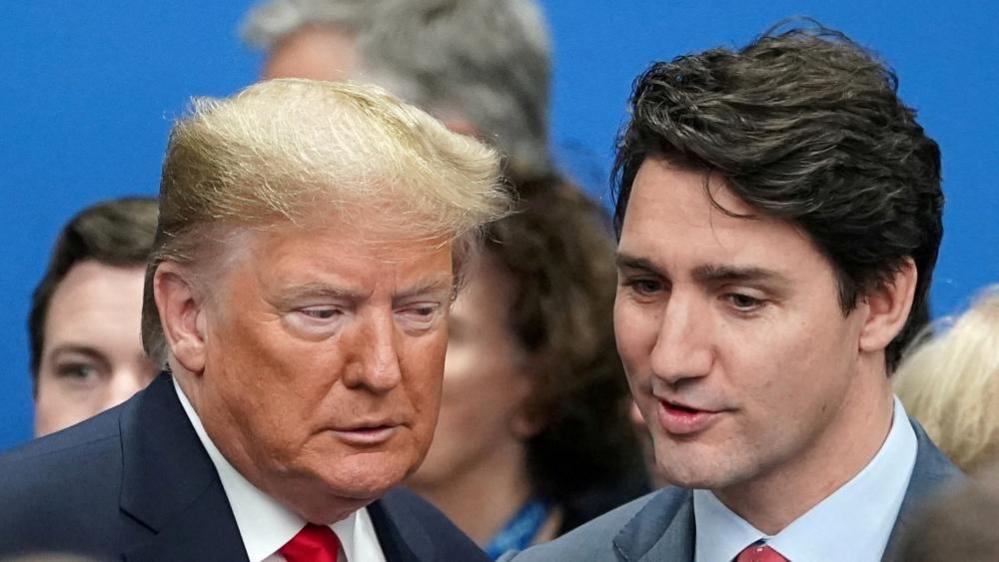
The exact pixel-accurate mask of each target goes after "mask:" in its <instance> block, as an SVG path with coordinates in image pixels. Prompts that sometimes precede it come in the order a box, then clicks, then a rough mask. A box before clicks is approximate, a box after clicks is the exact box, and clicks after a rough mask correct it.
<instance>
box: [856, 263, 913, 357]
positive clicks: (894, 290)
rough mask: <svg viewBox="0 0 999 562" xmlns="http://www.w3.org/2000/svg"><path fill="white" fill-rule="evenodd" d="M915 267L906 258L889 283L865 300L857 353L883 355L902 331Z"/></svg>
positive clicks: (873, 289) (870, 292) (907, 315)
mask: <svg viewBox="0 0 999 562" xmlns="http://www.w3.org/2000/svg"><path fill="white" fill-rule="evenodd" d="M917 276H918V273H917V272H916V264H915V263H914V262H913V261H912V258H906V259H905V262H903V263H902V265H901V267H899V268H898V270H897V271H896V272H895V273H894V274H893V275H892V276H891V278H890V279H888V280H887V281H885V282H884V283H881V284H880V285H878V286H876V287H874V288H872V289H871V290H870V291H869V292H868V293H867V294H866V295H865V297H864V301H865V304H866V306H867V309H868V315H867V319H866V321H865V322H864V325H863V328H862V330H861V332H860V350H861V351H868V352H876V351H882V350H884V349H885V348H887V347H888V344H889V343H891V341H892V340H893V339H895V336H897V335H898V334H899V332H901V331H902V328H904V327H905V322H906V320H908V319H909V311H910V310H911V309H912V299H913V297H914V295H915V293H916V278H917Z"/></svg>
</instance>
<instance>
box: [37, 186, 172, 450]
mask: <svg viewBox="0 0 999 562" xmlns="http://www.w3.org/2000/svg"><path fill="white" fill-rule="evenodd" d="M155 234H156V199H154V198H152V197H130V198H123V199H115V200H112V201H106V202H103V203H98V204H97V205H93V206H91V207H87V208H86V209H84V210H82V211H80V212H79V213H78V214H77V215H76V216H74V217H73V218H72V219H71V220H70V221H69V222H68V223H67V224H66V226H64V227H63V229H62V231H61V232H60V233H59V237H58V239H57V240H56V244H55V247H54V248H53V250H52V257H51V259H50V261H49V266H48V269H46V270H45V275H44V277H42V280H41V281H40V282H39V283H38V287H37V288H35V293H34V295H33V297H32V300H31V313H30V315H29V317H28V333H29V335H30V338H31V375H32V379H33V382H34V396H35V435H36V436H42V435H48V434H49V433H52V432H55V431H58V430H60V429H63V428H66V427H69V426H71V425H73V424H75V423H77V422H80V421H83V420H85V419H87V418H89V417H91V416H93V415H96V414H98V413H100V412H103V411H104V410H106V409H108V408H110V407H112V406H116V405H117V404H120V403H121V402H123V401H125V400H126V399H128V398H130V397H131V396H132V395H133V394H135V393H136V392H137V391H139V390H141V389H143V388H145V387H146V385H147V384H149V383H150V382H151V381H152V380H153V378H155V377H156V372H157V370H156V367H154V366H153V364H152V363H151V362H150V361H149V359H147V358H146V356H145V354H143V352H142V340H141V339H140V337H139V324H140V320H139V318H140V315H141V311H142V283H143V278H144V274H145V270H146V259H147V258H148V257H149V254H150V252H151V251H152V249H153V238H154V236H155Z"/></svg>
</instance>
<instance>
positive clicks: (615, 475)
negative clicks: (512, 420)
mask: <svg viewBox="0 0 999 562" xmlns="http://www.w3.org/2000/svg"><path fill="white" fill-rule="evenodd" d="M518 192H519V195H520V201H519V208H518V212H516V213H515V214H513V215H511V216H509V217H507V218H504V219H502V220H500V221H499V222H497V223H494V224H492V225H491V226H490V227H489V228H488V230H487V232H486V235H485V245H484V251H485V252H488V253H489V254H490V255H491V256H493V257H495V258H496V259H497V261H498V262H499V264H500V265H501V266H502V267H503V268H504V269H505V270H506V271H507V272H508V273H509V275H510V277H511V279H512V280H513V281H514V287H515V289H514V292H513V294H514V297H513V302H512V303H511V311H510V316H509V318H510V320H509V321H510V326H509V329H510V331H511V333H513V334H514V335H515V336H516V338H517V341H518V343H519V344H520V345H521V347H522V348H523V349H524V350H525V351H526V352H527V354H528V356H529V357H530V358H531V360H532V369H531V373H532V374H533V375H534V376H536V379H535V381H534V391H533V392H532V394H531V397H530V398H529V399H528V400H529V401H528V404H527V405H526V409H527V412H528V415H529V416H531V417H532V418H534V419H536V420H538V421H539V426H540V427H541V430H540V431H539V432H538V433H537V434H535V435H534V436H532V437H531V438H529V439H528V441H527V443H526V446H527V462H528V468H529V472H530V475H531V479H532V483H533V485H534V488H535V492H536V493H537V494H539V495H542V496H544V497H547V498H549V499H550V500H552V501H553V502H554V503H555V504H556V505H562V506H563V507H564V508H565V509H564V512H563V514H564V516H565V520H564V521H563V525H562V529H561V531H562V532H565V531H567V530H569V529H571V528H572V527H574V526H576V525H578V524H580V523H583V522H584V521H580V520H574V519H573V516H574V514H576V513H579V512H580V511H591V513H590V515H591V516H592V511H593V508H594V507H595V508H596V510H595V511H596V512H601V513H602V511H603V510H609V509H610V508H613V507H616V506H617V505H618V504H619V503H620V502H621V498H622V494H623V496H625V497H626V496H629V495H630V496H631V497H637V496H638V495H640V492H643V491H645V486H646V483H645V482H646V480H645V475H644V470H643V468H642V460H641V453H640V450H639V448H638V443H637V440H636V438H635V434H634V431H633V429H632V428H631V426H630V425H629V422H628V418H627V411H626V406H627V401H626V400H627V397H628V396H629V394H628V386H627V381H626V378H625V375H624V370H623V368H622V366H621V361H620V359H619V358H618V355H617V349H616V347H615V343H614V327H613V318H612V311H613V307H614V294H615V289H616V279H617V274H616V270H615V268H614V257H613V256H614V239H613V234H612V231H611V225H610V221H609V217H608V216H607V215H606V213H605V212H604V211H603V209H601V208H600V207H598V206H597V204H596V203H594V202H593V201H592V200H590V199H589V198H588V197H586V195H584V194H583V193H582V192H581V191H580V190H579V189H578V188H577V187H576V186H574V185H572V184H569V183H566V182H564V181H562V180H559V179H558V178H554V177H552V178H546V179H541V180H538V181H534V182H527V183H522V184H520V185H519V186H518ZM604 492H608V493H607V494H606V495H604V496H601V494H602V493H604ZM604 500H606V501H608V502H614V503H613V504H607V505H602V503H601V502H603V501H604ZM576 501H580V502H583V503H585V504H586V506H580V507H579V509H574V508H575V507H577V506H575V505H574V502H576Z"/></svg>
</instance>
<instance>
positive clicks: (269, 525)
mask: <svg viewBox="0 0 999 562" xmlns="http://www.w3.org/2000/svg"><path fill="white" fill-rule="evenodd" d="M173 384H174V389H175V390H176V391H177V398H179V399H180V404H181V406H183V408H184V412H185V413H186V414H187V417H188V418H189V419H190V420H191V425H193V426H194V431H195V432H197V434H198V438H199V439H200V440H201V444H202V445H203V446H204V447H205V451H206V452H207V453H208V456H209V458H211V460H212V464H214V465H215V470H216V471H217V472H218V474H219V480H221V481H222V489H223V490H225V495H226V497H227V498H228V499H229V505H230V506H231V507H232V514H233V516H234V517H235V519H236V527H237V528H238V529H239V534H240V537H241V538H242V539H243V545H244V547H245V548H246V555H247V557H248V558H249V559H250V562H264V561H265V560H268V558H269V557H271V556H272V555H274V554H275V553H276V552H277V550H278V549H279V548H281V547H282V546H284V545H285V543H287V542H288V541H290V540H291V539H292V537H294V536H295V535H296V534H298V532H299V531H300V530H302V527H304V526H305V523H306V521H305V519H303V518H302V517H301V516H299V515H298V514H297V513H295V512H293V511H291V510H290V509H288V508H287V507H285V506H284V505H282V504H281V503H279V502H278V501H277V500H275V499H274V498H272V497H270V496H268V495H267V494H265V493H264V492H262V491H261V490H260V489H259V488H257V487H256V486H254V485H253V484H252V483H250V481H249V480H247V479H246V478H245V477H243V475H242V474H240V473H239V471H237V470H236V469H235V468H234V467H233V466H232V465H231V464H229V461H228V460H226V458H225V457H224V456H223V455H222V453H221V452H220V451H219V450H218V447H216V446H215V443H214V442H213V441H212V440H211V438H210V437H209V436H208V433H207V432H206V431H205V427H204V425H202V423H201V418H200V417H199V416H198V413H197V412H196V411H194V407H193V406H191V403H190V401H188V399H187V396H186V395H185V394H184V391H183V390H181V388H180V385H179V384H177V380H176V379H173ZM330 528H331V529H333V532H334V533H336V535H337V538H339V539H340V544H341V547H342V552H343V553H345V554H346V557H347V560H349V561H354V560H364V561H368V560H371V561H375V562H379V561H384V560H385V558H384V555H383V554H382V551H381V547H380V546H379V544H378V539H377V536H376V534H375V528H374V524H373V523H372V521H371V518H370V517H369V516H368V511H367V509H365V508H362V509H359V510H357V511H355V512H354V513H351V514H350V515H349V516H347V517H346V518H344V519H341V520H340V521H337V522H336V523H334V524H332V525H330Z"/></svg>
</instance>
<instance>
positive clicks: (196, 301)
mask: <svg viewBox="0 0 999 562" xmlns="http://www.w3.org/2000/svg"><path fill="white" fill-rule="evenodd" d="M153 294H154V296H155V298H156V308H157V309H158V310H159V313H160V322H161V323H162V324H163V335H164V337H165V338H166V343H167V346H169V348H170V351H171V352H172V354H173V356H174V358H176V360H177V362H178V363H180V365H181V366H182V367H184V369H186V370H187V371H190V372H191V373H193V374H195V375H201V373H203V372H204V370H205V319H204V318H205V311H204V302H203V301H202V300H201V299H200V298H199V296H198V294H197V292H196V291H195V290H194V286H193V284H192V283H191V274H190V272H189V271H187V270H186V269H185V268H184V267H182V266H181V265H179V264H177V263H174V262H163V263H161V264H160V265H159V266H158V267H157V268H156V273H155V274H154V275H153Z"/></svg>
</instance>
